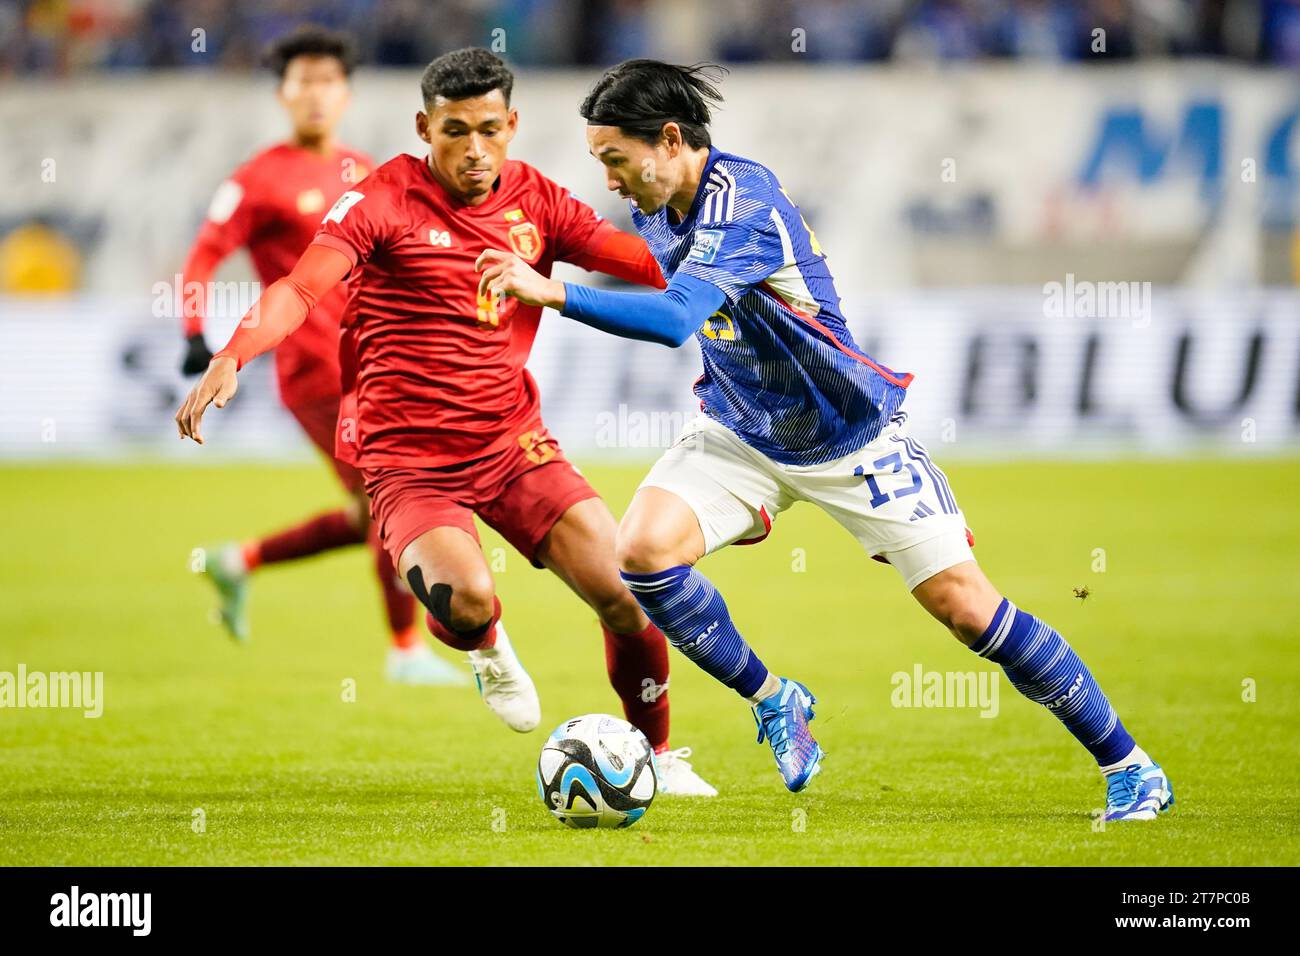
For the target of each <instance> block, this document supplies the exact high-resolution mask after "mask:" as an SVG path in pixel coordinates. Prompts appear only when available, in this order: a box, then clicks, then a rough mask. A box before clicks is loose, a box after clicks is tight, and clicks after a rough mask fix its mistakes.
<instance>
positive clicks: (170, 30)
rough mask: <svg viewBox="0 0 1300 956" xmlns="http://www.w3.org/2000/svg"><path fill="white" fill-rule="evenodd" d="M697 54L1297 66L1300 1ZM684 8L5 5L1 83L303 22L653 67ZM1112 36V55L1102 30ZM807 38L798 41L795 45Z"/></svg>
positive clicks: (817, 31) (743, 30) (708, 45)
mask: <svg viewBox="0 0 1300 956" xmlns="http://www.w3.org/2000/svg"><path fill="white" fill-rule="evenodd" d="M708 7H709V16H708V17H706V18H705V20H704V21H701V22H705V23H707V24H708V26H709V30H708V32H707V34H706V35H704V36H701V37H699V38H698V40H699V42H698V44H696V45H697V46H698V47H699V48H700V49H702V50H705V51H707V52H708V55H710V56H711V57H712V58H714V59H718V60H721V61H723V62H737V61H739V62H748V61H767V60H790V59H793V58H796V57H800V56H806V57H807V58H808V59H813V60H824V61H836V62H846V61H864V60H877V59H886V58H889V57H891V56H894V57H905V58H908V59H925V60H936V61H947V60H955V61H964V60H971V59H976V58H984V57H1006V58H1019V59H1034V60H1049V61H1062V60H1082V61H1092V62H1112V61H1115V60H1123V59H1128V58H1132V57H1134V56H1150V55H1158V56H1222V57H1233V58H1238V59H1252V60H1262V61H1264V62H1268V63H1273V64H1277V65H1282V66H1291V67H1295V66H1297V65H1300V0H712V2H710V3H709V4H708ZM681 9H682V8H681V4H680V2H679V0H0V73H3V74H11V75H12V74H18V75H38V76H40V75H52V74H63V73H69V72H78V71H85V70H124V69H176V68H205V67H206V68H220V69H230V70H249V69H253V68H255V67H256V65H257V63H258V61H259V54H260V51H261V50H262V49H263V48H264V47H265V45H266V44H267V43H268V42H269V41H270V40H271V39H272V38H273V37H275V36H277V35H279V34H281V33H283V32H285V31H287V30H289V29H291V28H292V27H293V26H296V25H297V24H299V23H302V22H304V21H311V22H316V23H321V24H324V25H326V26H329V27H333V28H335V29H342V30H347V31H349V32H350V33H352V34H354V35H355V36H356V38H357V40H358V45H359V47H360V49H361V51H362V54H363V60H364V61H365V62H367V63H370V64H374V65H378V66H415V65H422V64H424V63H426V62H428V61H429V60H430V59H432V58H433V57H434V56H437V55H438V54H439V53H442V52H444V51H446V50H450V49H454V48H456V47H460V46H466V45H471V44H479V45H483V46H490V47H494V48H495V49H497V50H498V51H501V52H504V53H505V55H506V56H507V58H509V59H510V60H511V61H513V62H516V63H521V64H544V65H568V64H590V63H595V64H607V63H612V62H614V61H616V60H620V59H625V58H627V57H632V56H653V55H655V54H656V53H657V52H658V46H659V45H660V43H661V40H662V38H664V37H669V36H672V35H673V32H674V30H680V29H697V28H698V24H696V23H692V24H691V25H689V26H686V27H682V26H681V25H679V24H675V23H674V22H673V20H672V18H673V17H674V15H675V14H677V13H680V11H681ZM1096 30H1104V31H1105V52H1104V53H1099V52H1097V51H1095V50H1094V36H1095V34H1094V31H1096ZM792 31H802V40H801V41H796V40H795V39H794V37H795V36H796V34H795V33H793V32H792Z"/></svg>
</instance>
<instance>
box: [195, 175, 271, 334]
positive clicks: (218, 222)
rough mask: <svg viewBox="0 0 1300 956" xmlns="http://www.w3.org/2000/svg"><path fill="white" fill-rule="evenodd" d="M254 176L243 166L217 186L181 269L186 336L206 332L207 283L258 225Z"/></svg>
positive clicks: (245, 241)
mask: <svg viewBox="0 0 1300 956" xmlns="http://www.w3.org/2000/svg"><path fill="white" fill-rule="evenodd" d="M251 185H252V175H251V174H250V172H249V168H248V167H247V166H243V167H240V168H239V169H238V170H236V171H235V173H234V175H232V176H231V177H230V178H229V179H227V180H226V181H225V182H223V183H222V184H221V185H220V186H218V187H217V191H216V192H215V193H214V194H213V196H212V202H211V203H210V204H209V205H208V215H207V218H206V219H205V220H204V221H203V227H202V228H201V229H200V230H199V234H198V237H197V238H196V239H195V240H194V245H193V246H192V247H191V248H190V254H189V256H188V257H187V258H186V260H185V265H184V267H183V268H182V269H181V275H182V278H181V289H182V290H183V292H184V295H183V297H182V298H183V301H184V303H185V309H184V316H183V319H184V323H185V334H186V335H194V334H196V333H199V332H202V331H203V319H204V317H205V315H206V314H207V308H208V302H207V298H208V284H209V283H210V282H211V281H212V276H213V274H214V273H215V272H216V271H217V266H219V265H221V262H222V260H223V259H225V258H226V256H228V255H230V254H231V253H232V252H234V251H235V250H236V249H238V248H240V247H241V246H246V245H248V241H249V239H250V238H252V235H253V230H254V228H255V225H256V219H257V207H256V200H255V198H254V197H252V196H250V195H249V193H250V192H251Z"/></svg>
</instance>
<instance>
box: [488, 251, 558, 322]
mask: <svg viewBox="0 0 1300 956" xmlns="http://www.w3.org/2000/svg"><path fill="white" fill-rule="evenodd" d="M474 270H475V271H476V272H481V273H482V275H480V276H479V280H478V295H479V298H480V299H482V298H486V297H487V296H493V297H495V296H499V295H508V296H510V297H511V298H515V299H518V300H519V301H520V302H522V303H523V304H524V305H540V306H548V307H550V308H552V309H560V308H563V307H564V283H563V282H556V281H555V280H554V279H548V278H546V277H545V276H543V275H541V274H539V273H538V272H537V270H536V269H534V268H533V267H532V266H530V265H529V264H528V263H526V262H524V260H523V259H520V258H519V257H518V256H517V255H515V254H514V253H512V252H503V251H501V250H500V249H484V250H483V253H482V254H481V255H480V256H479V257H478V259H477V260H476V261H475V263H474Z"/></svg>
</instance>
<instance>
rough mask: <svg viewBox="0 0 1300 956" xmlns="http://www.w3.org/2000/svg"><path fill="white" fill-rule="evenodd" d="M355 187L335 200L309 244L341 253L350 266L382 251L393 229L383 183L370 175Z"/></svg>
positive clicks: (391, 207) (391, 208) (390, 204)
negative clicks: (361, 189) (361, 188)
mask: <svg viewBox="0 0 1300 956" xmlns="http://www.w3.org/2000/svg"><path fill="white" fill-rule="evenodd" d="M357 186H358V188H357V189H349V190H348V191H347V192H345V193H344V194H343V195H342V196H340V197H339V198H338V201H337V202H335V203H334V205H333V206H332V207H331V208H330V211H329V212H327V213H326V214H325V218H324V219H323V220H321V224H320V229H318V230H317V231H316V238H315V239H313V240H312V245H316V246H324V247H327V248H329V249H333V250H335V251H336V252H341V253H343V255H345V256H347V258H348V262H349V263H350V265H351V266H353V267H355V266H356V265H358V264H359V263H363V262H366V261H367V260H368V259H369V258H370V257H371V255H373V254H374V253H375V252H376V251H377V250H379V249H382V248H383V247H384V246H385V245H386V244H387V242H388V237H389V236H390V235H391V234H392V230H393V220H392V210H393V205H392V203H391V202H390V201H389V199H388V195H387V190H385V189H384V188H383V183H382V182H378V181H376V180H375V177H373V176H371V177H368V178H367V179H366V180H365V182H364V183H358V184H357ZM362 186H365V191H364V192H362V191H360V187H362Z"/></svg>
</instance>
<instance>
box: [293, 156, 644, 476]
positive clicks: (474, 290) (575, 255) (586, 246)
mask: <svg viewBox="0 0 1300 956" xmlns="http://www.w3.org/2000/svg"><path fill="white" fill-rule="evenodd" d="M610 233H617V230H615V229H614V227H613V226H611V225H610V224H609V223H607V222H605V221H604V220H602V219H601V217H600V216H598V215H597V214H596V213H595V212H594V211H593V210H592V209H591V207H589V206H587V205H586V204H585V203H583V202H580V201H579V200H578V199H576V198H575V197H574V196H573V195H572V194H571V193H570V192H569V191H568V190H567V189H565V188H563V187H562V186H559V185H557V184H556V183H554V182H552V181H551V180H550V179H547V178H546V177H545V176H543V175H542V174H541V173H540V172H538V171H537V170H536V169H534V168H533V167H532V166H529V165H528V164H526V163H522V162H518V161H516V160H509V161H507V162H506V163H505V165H504V166H503V167H502V169H501V174H500V177H499V179H498V180H497V185H496V189H495V191H494V192H493V194H492V195H491V196H490V197H489V198H488V199H487V201H486V202H484V203H482V204H481V205H478V206H469V205H466V204H465V203H464V202H462V201H461V200H459V199H458V198H456V197H455V196H453V195H451V194H450V193H448V192H447V191H446V190H445V189H444V188H443V187H442V186H441V185H440V184H439V183H438V181H437V180H436V179H434V177H433V174H432V172H430V170H429V167H428V165H427V163H426V162H425V161H424V160H422V159H417V158H416V157H414V156H408V155H401V156H398V157H396V158H394V159H392V160H389V161H388V162H387V163H385V164H384V165H382V166H380V167H379V169H377V170H375V172H374V173H372V174H371V175H370V177H369V178H368V179H366V181H365V182H363V183H360V184H358V185H357V186H356V187H354V188H353V189H351V190H349V191H348V192H345V193H344V194H343V195H342V196H341V197H340V198H339V201H338V202H337V203H336V204H335V205H334V207H333V208H332V209H331V210H330V211H329V213H328V214H327V215H326V216H325V221H324V222H323V223H322V224H321V227H320V232H319V233H318V234H317V236H316V238H315V240H314V242H315V243H316V244H319V245H323V246H327V247H329V248H331V249H336V250H338V251H339V252H342V253H343V254H344V255H346V256H347V257H348V259H349V260H351V262H352V263H353V269H352V272H351V273H350V274H349V281H350V282H351V283H352V285H353V286H354V299H353V301H352V303H351V306H350V308H349V310H348V315H347V316H346V318H345V320H344V325H345V337H346V338H347V339H349V340H350V346H351V350H353V351H354V352H355V356H356V369H355V375H353V374H352V373H351V371H350V370H349V369H345V370H344V390H345V392H346V391H349V389H350V388H353V389H354V394H351V395H347V396H345V398H344V406H343V411H342V413H341V417H342V419H347V418H349V417H351V416H353V415H355V420H356V424H355V432H356V433H355V441H352V440H345V436H344V434H343V432H342V431H340V436H339V442H338V445H337V449H336V453H337V454H338V456H339V457H340V458H343V459H344V460H347V461H350V462H352V463H353V464H356V465H357V466H358V467H361V468H373V467H376V466H394V465H400V466H403V467H408V468H410V467H415V468H437V467H444V466H447V465H453V464H458V463H463V462H467V461H471V460H473V459H476V458H481V457H483V456H485V455H490V454H493V453H495V452H498V451H500V450H501V449H503V448H505V447H508V446H509V445H511V444H512V443H515V442H523V441H525V440H526V436H527V435H529V434H531V430H532V429H533V428H535V427H537V426H538V425H539V423H540V420H541V410H540V401H539V396H538V390H537V383H536V382H535V381H534V380H533V377H532V375H531V374H529V372H528V371H527V369H525V368H524V363H525V362H526V361H527V360H528V354H529V351H530V350H531V348H532V344H533V338H534V336H535V335H536V333H537V325H538V321H539V319H540V317H541V312H542V310H541V308H540V307H537V306H526V305H522V304H521V303H519V302H518V301H517V300H515V299H512V298H508V297H507V298H504V299H502V300H500V302H499V303H497V304H494V303H493V302H492V301H491V300H490V299H489V300H484V301H479V299H478V281H479V275H478V273H476V272H475V271H474V261H475V260H476V259H477V258H478V256H479V254H480V253H481V252H482V251H483V250H484V249H509V250H512V251H513V252H514V253H515V254H517V255H518V256H519V257H520V258H522V259H524V260H526V261H527V262H528V263H529V264H530V265H532V267H533V268H534V269H536V270H537V271H538V272H539V273H541V274H542V275H546V276H549V275H550V273H551V266H552V264H553V263H554V262H555V261H556V260H566V261H577V262H578V263H579V264H580V265H581V264H584V257H585V256H586V255H587V254H588V253H590V252H592V251H593V250H594V249H595V248H597V247H598V246H599V245H600V244H601V243H602V242H603V241H604V240H605V238H607V236H608V235H609V234H610ZM642 247H643V246H642ZM645 258H646V259H647V260H648V261H649V262H650V266H649V271H647V272H646V273H645V275H644V276H643V277H642V279H641V281H644V282H647V283H650V282H655V283H662V279H661V278H660V276H659V273H658V269H657V268H656V267H654V265H653V260H651V259H649V256H648V255H647V256H646V257H645Z"/></svg>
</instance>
